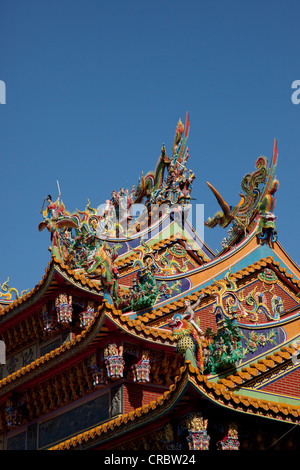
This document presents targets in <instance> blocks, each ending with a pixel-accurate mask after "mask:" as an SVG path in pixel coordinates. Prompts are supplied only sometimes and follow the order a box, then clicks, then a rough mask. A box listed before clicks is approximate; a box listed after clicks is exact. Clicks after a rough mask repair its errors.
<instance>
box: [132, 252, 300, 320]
mask: <svg viewBox="0 0 300 470" xmlns="http://www.w3.org/2000/svg"><path fill="white" fill-rule="evenodd" d="M268 265H273V266H274V267H276V268H277V269H278V271H280V272H281V273H282V274H284V275H285V276H286V278H288V279H289V280H290V281H291V282H292V283H293V284H294V285H295V286H296V287H297V288H300V281H299V280H298V279H296V278H295V277H294V276H293V275H292V274H290V273H288V272H287V270H286V268H284V267H282V266H281V265H280V263H279V262H278V261H275V260H274V259H273V257H272V256H268V257H266V258H262V259H261V260H260V261H256V262H255V263H253V264H251V265H249V266H247V267H245V268H243V269H241V270H240V271H237V272H236V273H231V278H232V279H233V280H235V281H239V280H241V279H243V278H244V277H246V276H248V275H250V274H253V273H254V272H257V271H260V270H261V269H262V268H264V267H266V266H268ZM217 291H218V285H217V284H216V283H215V282H213V283H212V284H211V285H210V286H206V287H204V288H201V287H199V290H197V291H196V292H195V291H194V292H192V293H189V294H186V295H184V294H183V295H182V297H181V298H180V299H176V300H173V301H170V302H169V303H167V304H166V305H162V306H159V307H157V308H156V309H152V310H151V312H149V313H148V312H146V313H144V314H143V315H140V316H139V318H140V319H141V321H143V322H144V323H148V322H150V321H153V320H154V318H155V319H158V318H161V317H162V316H164V315H166V314H170V313H172V311H173V310H176V309H177V308H181V307H183V302H184V300H197V296H198V295H199V294H200V293H203V294H204V295H205V294H206V295H212V294H214V293H215V292H217Z"/></svg>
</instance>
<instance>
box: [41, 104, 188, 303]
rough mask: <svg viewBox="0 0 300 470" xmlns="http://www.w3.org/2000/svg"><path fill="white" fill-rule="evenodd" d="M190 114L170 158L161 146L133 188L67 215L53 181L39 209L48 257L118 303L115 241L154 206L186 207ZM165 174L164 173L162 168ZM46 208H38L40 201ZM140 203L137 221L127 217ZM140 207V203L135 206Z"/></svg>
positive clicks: (134, 229)
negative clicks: (54, 192)
mask: <svg viewBox="0 0 300 470" xmlns="http://www.w3.org/2000/svg"><path fill="white" fill-rule="evenodd" d="M189 124H190V113H189V112H187V114H186V123H185V126H184V125H183V123H182V122H181V120H179V122H178V124H177V127H176V131H175V137H174V141H173V146H172V157H171V158H169V157H168V156H167V153H166V149H165V146H164V145H163V147H162V150H161V155H160V158H159V160H158V163H157V165H156V168H155V170H154V171H152V172H149V173H147V175H146V176H145V177H144V176H143V174H142V175H141V177H140V180H139V184H138V187H137V189H136V190H135V186H133V187H132V189H131V191H130V192H129V191H128V190H127V189H124V188H121V189H120V191H119V192H116V191H115V190H114V191H112V194H111V196H112V197H111V199H109V200H107V201H106V204H103V205H102V206H105V207H102V206H99V207H98V208H97V209H95V208H93V207H91V203H90V201H88V204H87V206H86V207H85V209H84V210H83V211H82V210H78V209H76V211H75V212H72V213H70V212H69V211H67V210H66V208H65V205H64V203H63V201H62V199H61V191H60V186H59V182H58V181H57V186H58V198H57V200H56V201H54V202H53V201H52V197H51V195H50V194H49V195H48V196H47V197H45V198H44V201H43V205H42V208H41V211H40V212H41V214H42V218H43V219H42V221H41V222H40V224H39V226H38V229H39V231H42V230H44V229H45V228H46V229H47V230H48V231H49V232H50V235H51V247H50V248H49V249H50V251H51V253H52V256H54V257H55V258H56V259H57V260H58V261H61V262H63V264H65V265H66V266H68V267H69V268H70V269H73V270H74V269H76V270H78V271H80V272H81V273H82V275H84V276H86V277H87V278H89V279H97V280H99V281H100V282H101V284H102V287H103V289H104V290H105V291H106V293H107V294H108V295H109V296H110V298H111V299H113V300H114V301H115V302H116V305H118V304H119V303H120V301H121V299H120V297H119V290H118V268H117V266H116V265H115V260H116V259H117V257H118V252H119V250H120V249H121V248H122V247H123V244H122V243H121V240H122V239H123V238H125V241H128V240H129V239H130V235H136V233H138V231H139V229H138V228H137V226H138V225H139V224H140V221H141V220H144V219H147V220H148V218H149V217H150V215H151V216H152V215H153V214H152V213H153V211H154V210H152V209H153V207H154V206H159V207H162V206H165V207H164V209H163V210H164V211H166V212H168V210H169V208H170V206H173V205H175V204H176V207H179V208H184V210H188V207H189V203H190V199H191V196H190V193H191V189H192V182H193V180H194V178H195V175H194V173H193V172H192V171H191V170H189V171H188V170H187V169H186V163H187V161H188V158H189V150H188V146H187V141H188V135H189ZM166 169H167V171H168V175H167V176H166V177H164V173H165V170H166ZM46 201H47V207H46V209H45V210H44V204H45V202H46ZM142 201H144V204H145V209H146V211H145V212H144V211H142V212H143V213H142V214H141V216H140V217H139V218H137V219H135V218H134V217H132V207H133V205H134V204H136V203H141V202H142ZM139 209H140V207H139Z"/></svg>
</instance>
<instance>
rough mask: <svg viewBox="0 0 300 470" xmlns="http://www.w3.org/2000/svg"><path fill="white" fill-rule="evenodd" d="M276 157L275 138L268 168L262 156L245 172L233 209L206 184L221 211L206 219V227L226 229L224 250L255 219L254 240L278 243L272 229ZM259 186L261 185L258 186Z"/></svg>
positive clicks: (276, 140)
mask: <svg viewBox="0 0 300 470" xmlns="http://www.w3.org/2000/svg"><path fill="white" fill-rule="evenodd" d="M277 156H278V139H274V147H273V155H272V160H271V163H270V166H269V168H268V166H267V165H268V160H267V158H266V157H264V156H260V157H258V159H257V160H256V168H257V169H256V170H254V171H253V172H252V173H247V174H246V175H245V176H244V178H243V179H242V182H241V188H242V192H241V193H240V194H239V195H240V197H241V200H240V202H239V203H238V204H237V205H235V206H230V205H229V204H228V203H227V202H226V201H225V200H224V199H223V197H222V196H221V194H220V193H219V192H218V191H217V190H216V189H215V188H214V186H212V184H210V183H209V182H207V185H208V187H209V188H210V189H211V191H212V192H213V194H214V195H215V197H216V199H217V201H218V203H219V205H220V207H221V211H218V212H216V214H215V215H214V216H213V217H211V218H208V219H207V221H206V222H205V225H206V226H207V227H209V228H213V227H215V226H216V225H219V226H220V227H224V228H226V227H228V225H229V224H232V226H231V227H230V229H229V231H228V238H225V239H223V241H222V246H223V248H225V247H227V246H229V244H231V243H232V242H233V241H234V240H236V239H237V237H239V236H241V235H242V234H243V233H244V235H246V233H247V231H248V230H249V226H250V223H251V221H253V219H255V220H256V217H255V216H257V217H258V227H257V237H258V239H259V241H260V242H261V243H268V244H269V245H270V246H271V245H272V244H273V243H274V242H275V241H277V232H276V230H275V219H276V216H275V215H274V213H273V210H274V207H275V196H274V194H275V192H276V191H277V189H278V187H279V182H278V180H277V178H276V176H275V169H276V166H277ZM261 185H263V186H262V187H261Z"/></svg>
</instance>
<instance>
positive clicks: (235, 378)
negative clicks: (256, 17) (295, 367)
mask: <svg viewBox="0 0 300 470" xmlns="http://www.w3.org/2000/svg"><path fill="white" fill-rule="evenodd" d="M296 352H297V348H296V347H293V346H292V345H288V346H282V347H281V348H280V350H278V351H275V352H273V353H272V354H268V355H267V356H266V357H265V358H263V359H259V360H258V361H257V362H252V363H250V365H249V366H247V367H242V368H241V370H238V371H236V372H235V373H234V374H231V375H229V376H226V377H225V378H220V379H218V383H219V384H223V385H225V387H226V388H227V389H230V390H234V389H235V388H240V386H243V387H247V382H249V381H253V380H255V379H258V378H259V376H260V375H261V374H264V373H265V372H268V371H270V370H272V369H274V368H275V367H277V366H278V365H280V364H283V363H285V362H287V361H291V360H292V355H293V354H295V353H296Z"/></svg>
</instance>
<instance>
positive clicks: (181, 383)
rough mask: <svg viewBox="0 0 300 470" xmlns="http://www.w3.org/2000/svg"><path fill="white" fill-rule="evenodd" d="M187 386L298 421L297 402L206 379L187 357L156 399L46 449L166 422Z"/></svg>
mask: <svg viewBox="0 0 300 470" xmlns="http://www.w3.org/2000/svg"><path fill="white" fill-rule="evenodd" d="M190 387H192V388H193V389H194V390H196V391H197V393H198V394H199V397H200V396H201V398H204V399H207V400H209V401H210V402H213V403H215V404H216V406H221V407H225V408H228V409H231V410H233V411H236V412H241V413H246V414H251V415H255V416H258V417H261V418H267V419H272V420H276V421H282V422H288V423H291V422H292V423H294V424H295V423H297V424H298V423H299V422H300V406H288V405H286V404H285V403H274V402H272V401H267V400H258V399H255V398H252V397H250V396H249V397H247V396H245V395H240V394H237V393H234V392H232V391H228V390H226V387H225V386H224V385H223V384H217V383H214V382H209V381H208V380H207V378H206V377H205V376H203V375H201V374H200V372H199V370H198V369H197V368H194V367H192V366H191V364H190V362H189V361H187V362H186V363H185V366H184V367H182V368H181V369H180V371H179V375H178V376H177V377H176V378H175V381H174V384H172V385H171V386H170V387H169V390H168V391H166V392H164V393H163V394H162V395H161V396H160V397H158V398H157V399H156V400H153V401H151V402H150V403H148V404H146V405H143V406H142V407H139V408H137V409H135V410H134V411H131V412H130V413H126V414H123V415H119V416H118V417H116V418H114V419H112V420H110V421H108V422H105V423H103V424H101V425H99V426H96V427H94V428H92V429H90V430H88V431H85V432H82V433H80V434H77V435H76V436H73V437H72V438H69V439H67V440H65V441H63V442H61V443H59V444H57V445H54V446H52V447H51V448H50V450H72V449H76V448H80V449H89V448H97V446H98V447H100V448H102V446H103V448H105V445H106V444H107V443H108V442H109V446H110V447H114V446H115V445H116V443H117V442H119V440H120V439H122V437H124V436H125V435H126V437H128V438H129V439H130V435H131V433H134V432H136V431H137V430H140V432H141V433H142V432H143V430H145V427H149V426H150V425H151V426H152V425H153V424H155V423H160V424H161V422H162V420H163V422H167V421H168V415H169V413H170V412H171V411H172V410H173V409H174V408H176V407H180V401H181V400H182V399H183V397H184V396H185V395H186V394H187V393H188V390H189V388H190ZM202 403H203V402H202ZM204 406H205V405H204ZM202 407H203V405H202ZM203 412H205V408H203Z"/></svg>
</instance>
